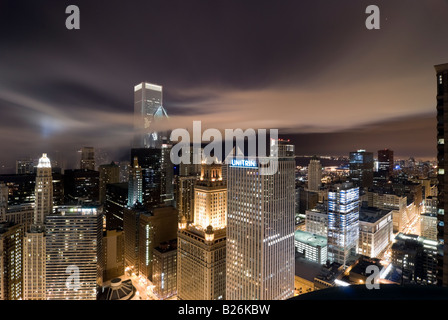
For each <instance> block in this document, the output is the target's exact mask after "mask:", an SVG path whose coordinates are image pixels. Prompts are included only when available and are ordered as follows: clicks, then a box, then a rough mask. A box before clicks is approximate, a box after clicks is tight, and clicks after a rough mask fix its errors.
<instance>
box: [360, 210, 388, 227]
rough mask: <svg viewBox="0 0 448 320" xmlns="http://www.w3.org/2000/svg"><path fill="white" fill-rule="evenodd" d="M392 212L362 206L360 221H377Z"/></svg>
mask: <svg viewBox="0 0 448 320" xmlns="http://www.w3.org/2000/svg"><path fill="white" fill-rule="evenodd" d="M390 212H391V211H390V210H381V209H379V208H374V207H361V210H360V211H359V221H360V222H369V223H375V222H377V221H378V220H380V219H381V218H383V217H385V216H386V215H388V214H389V213H390Z"/></svg>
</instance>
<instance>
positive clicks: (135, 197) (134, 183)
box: [128, 157, 143, 207]
mask: <svg viewBox="0 0 448 320" xmlns="http://www.w3.org/2000/svg"><path fill="white" fill-rule="evenodd" d="M137 202H138V203H143V189H142V168H141V167H140V166H139V164H138V159H137V157H134V161H133V164H132V169H131V173H130V174H129V188H128V207H133V206H134V205H135V204H136V203H137Z"/></svg>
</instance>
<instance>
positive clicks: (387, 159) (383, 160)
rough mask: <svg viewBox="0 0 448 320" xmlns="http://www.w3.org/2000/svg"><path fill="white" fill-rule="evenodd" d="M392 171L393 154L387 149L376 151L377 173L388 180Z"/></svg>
mask: <svg viewBox="0 0 448 320" xmlns="http://www.w3.org/2000/svg"><path fill="white" fill-rule="evenodd" d="M393 170H394V152H393V151H392V150H389V149H383V150H378V173H379V175H380V176H383V177H385V178H389V177H391V176H392V174H393Z"/></svg>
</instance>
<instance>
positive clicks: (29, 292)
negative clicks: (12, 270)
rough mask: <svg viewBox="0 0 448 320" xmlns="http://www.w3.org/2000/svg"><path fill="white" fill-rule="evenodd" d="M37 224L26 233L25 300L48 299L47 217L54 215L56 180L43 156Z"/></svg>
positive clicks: (35, 218)
mask: <svg viewBox="0 0 448 320" xmlns="http://www.w3.org/2000/svg"><path fill="white" fill-rule="evenodd" d="M35 188H36V191H35V205H34V220H33V222H34V223H33V225H31V228H30V230H26V233H25V236H24V246H23V297H24V299H26V300H45V299H46V243H45V240H46V238H45V222H46V217H47V216H49V215H51V214H53V179H52V172H51V162H50V159H48V157H47V155H46V154H45V153H44V154H42V157H41V158H40V159H39V164H38V165H37V173H36V187H35Z"/></svg>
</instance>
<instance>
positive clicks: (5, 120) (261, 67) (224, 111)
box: [0, 0, 448, 167]
mask: <svg viewBox="0 0 448 320" xmlns="http://www.w3.org/2000/svg"><path fill="white" fill-rule="evenodd" d="M364 2H365V1H361V2H358V1H357V2H356V4H354V2H350V1H349V2H347V3H344V4H329V3H326V2H325V3H324V2H322V1H317V2H316V3H315V4H309V3H308V4H299V3H296V2H291V1H286V2H283V3H282V4H277V5H276V6H272V5H270V4H269V3H267V2H259V1H258V2H257V6H256V10H255V7H254V3H251V2H247V3H245V4H242V3H237V2H235V1H230V2H227V3H226V4H220V5H215V6H212V5H205V4H204V3H202V2H200V1H190V2H188V3H181V2H175V3H173V4H172V5H166V4H163V3H161V2H157V1H156V2H154V3H152V4H151V7H150V8H148V9H150V12H152V13H154V14H153V15H152V16H153V19H134V17H141V18H143V16H142V14H143V12H146V11H147V10H143V9H145V8H146V6H147V4H145V3H143V2H138V5H136V6H135V5H132V6H130V5H126V4H124V3H120V7H118V2H117V1H112V2H110V3H109V4H108V6H101V7H100V5H98V4H94V3H88V2H85V1H79V2H78V6H79V8H80V11H81V14H82V17H83V18H82V27H81V29H80V30H76V31H74V32H70V31H68V30H67V29H66V28H65V26H64V21H65V17H66V16H65V14H64V12H65V7H64V4H62V3H61V4H52V5H51V6H43V5H41V4H39V5H38V4H27V5H26V7H27V10H22V9H24V8H23V6H24V5H23V4H20V3H13V2H12V1H7V2H4V3H2V5H1V7H0V8H1V10H0V17H1V19H0V21H1V22H0V27H1V28H0V30H1V31H0V35H1V36H2V39H3V41H2V44H1V45H0V49H1V50H0V58H1V59H0V61H1V62H0V67H1V68H2V70H3V72H2V77H1V78H0V108H1V109H2V118H1V119H0V124H1V127H2V130H1V133H2V135H1V136H2V137H3V138H2V139H0V147H3V148H7V149H8V155H7V156H5V157H3V158H2V163H1V164H0V165H4V166H6V167H11V166H13V161H14V160H15V159H17V158H20V157H24V156H29V154H28V153H32V154H36V155H39V154H40V153H42V152H47V153H48V154H49V155H52V154H53V153H54V152H55V151H58V152H60V153H65V154H70V152H72V153H73V152H76V150H78V149H79V148H81V147H82V146H85V145H89V146H93V147H95V148H105V149H112V147H113V149H115V150H117V153H118V154H121V153H122V152H124V150H125V149H127V148H128V147H129V145H130V144H131V141H132V131H133V121H134V120H133V112H132V110H133V102H132V101H133V90H132V87H133V86H135V85H137V84H138V83H141V82H142V81H148V82H151V83H157V84H160V85H162V86H163V87H164V108H165V109H166V110H167V111H168V113H169V114H170V126H172V127H174V128H176V127H178V128H183V127H188V126H191V124H192V121H193V120H198V119H199V120H201V121H203V123H204V125H206V126H207V127H214V128H218V129H219V128H238V127H241V128H243V129H244V128H248V127H251V128H260V127H261V128H266V127H267V128H278V129H280V134H283V135H287V136H288V137H291V140H292V141H293V142H294V143H295V145H296V152H297V153H298V154H339V155H344V154H348V152H350V151H352V150H356V149H359V148H364V149H366V150H372V151H373V150H378V149H382V148H390V149H392V150H395V151H396V156H397V157H400V156H402V157H406V156H415V157H420V158H425V159H427V158H434V157H435V156H436V147H435V145H434V144H433V138H434V137H435V136H436V131H435V122H436V120H435V119H436V117H435V116H436V114H435V109H434V105H435V104H436V101H435V98H434V97H435V90H434V82H435V79H434V75H433V73H432V72H431V71H432V70H431V67H432V66H433V65H435V64H439V63H443V62H444V61H446V59H447V56H446V52H447V51H448V45H447V44H445V43H444V42H435V41H431V40H429V39H428V37H427V34H428V33H430V34H432V36H433V38H437V37H439V38H443V36H444V31H443V30H446V28H444V27H443V26H448V22H447V21H446V19H444V17H445V16H444V14H443V13H444V12H446V10H448V4H447V3H446V1H442V0H434V1H428V2H425V3H424V4H422V3H419V4H417V3H413V4H407V5H406V6H400V5H398V4H386V3H384V4H381V6H380V7H381V14H382V15H381V17H382V20H381V21H382V28H381V29H380V30H374V31H369V30H367V29H366V28H365V26H364V22H365V18H366V15H365V13H364V11H365V7H366V5H365V4H364ZM366 3H367V2H366ZM322 7H324V8H325V9H326V10H324V11H322V10H321V8H322ZM137 8H139V9H137ZM328 12H332V14H328ZM118 14H119V15H120V19H118ZM403 16H406V17H407V18H406V19H403ZM417 16H418V18H419V19H413V17H417ZM131 17H132V18H131ZM191 17H194V18H195V19H191ZM268 17H269V19H267V18H268ZM131 20H132V23H129V22H130V21H131ZM99 21H100V22H101V23H98V22H99ZM193 21H194V22H193ZM417 21H418V22H417ZM147 30H151V31H150V32H147ZM236 31H237V32H236ZM112 34H113V35H114V36H113V37H112V36H110V35H112ZM397 38H399V39H400V41H396V39H397ZM430 38H431V37H430ZM31 39H33V41H39V45H36V46H34V47H33V50H23V45H24V44H26V43H28V41H30V40H31ZM138 39H141V40H138ZM246 39H249V40H248V41H246ZM153 46H156V47H157V48H158V49H157V50H152V47H153ZM122 47H126V48H128V49H127V50H124V51H123V50H114V49H116V48H122ZM328 47H331V48H332V50H327V48H328ZM141 49H143V50H141ZM104 53H107V54H104ZM404 56H406V59H401V57H404ZM273 109H275V112H273V111H272V110H273ZM315 111H318V112H315ZM67 142H69V143H67ZM24 149H26V150H27V153H24V152H23V150H24Z"/></svg>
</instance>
